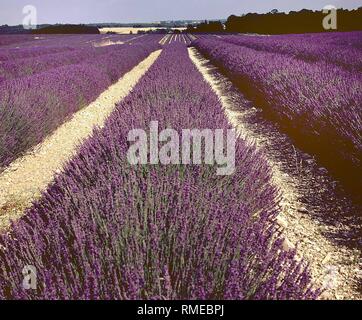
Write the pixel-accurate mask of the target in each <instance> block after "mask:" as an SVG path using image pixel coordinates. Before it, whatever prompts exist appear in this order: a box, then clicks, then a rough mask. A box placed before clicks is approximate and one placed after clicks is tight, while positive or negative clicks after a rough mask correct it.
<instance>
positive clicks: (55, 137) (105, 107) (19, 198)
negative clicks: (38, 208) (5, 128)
mask: <svg viewBox="0 0 362 320" xmlns="http://www.w3.org/2000/svg"><path fill="white" fill-rule="evenodd" d="M160 53H161V50H158V51H155V52H153V53H151V54H150V55H149V56H148V57H147V58H146V59H145V60H143V61H142V62H141V63H140V64H138V65H137V66H136V67H134V68H133V69H132V70H131V71H129V72H128V73H126V74H125V75H124V76H123V77H122V78H120V79H119V80H118V82H116V83H115V84H113V85H111V86H110V87H109V88H108V89H107V90H105V91H104V92H103V93H102V94H101V95H100V96H99V97H98V98H97V99H96V100H95V101H94V102H92V103H91V104H89V105H88V106H87V107H85V108H83V109H82V110H80V111H79V112H77V113H76V114H74V115H73V117H72V118H71V119H70V120H69V121H68V122H66V123H64V124H63V125H61V126H60V127H59V128H58V129H57V130H56V131H55V132H54V133H53V134H51V135H50V136H49V137H47V138H46V139H45V140H44V141H43V142H42V143H41V144H39V145H37V146H36V147H35V148H33V149H32V150H31V151H30V152H29V153H27V154H26V155H25V156H23V157H21V158H19V159H17V160H15V161H14V162H13V163H11V164H10V166H9V167H7V168H6V169H5V171H3V172H2V173H1V174H0V231H1V230H2V231H4V230H6V229H7V228H8V227H9V225H10V220H16V219H18V218H20V217H21V216H22V215H23V213H24V210H25V209H26V208H28V207H30V206H31V204H32V202H33V201H34V200H36V199H38V198H39V197H40V196H41V192H42V191H44V190H45V189H46V187H47V186H48V184H49V183H50V182H51V181H52V180H53V178H54V175H55V174H56V173H59V172H61V171H62V168H63V166H64V164H65V163H66V162H67V161H68V160H69V159H71V158H72V156H73V155H74V154H75V153H76V152H77V150H78V147H79V145H81V143H82V141H84V140H85V139H87V138H88V137H90V136H91V134H92V132H93V129H94V128H95V127H102V126H103V125H104V123H105V121H106V119H107V118H108V116H109V115H110V114H111V112H112V111H113V110H114V109H115V107H116V104H117V103H118V102H120V101H121V100H122V99H123V98H125V97H126V96H127V95H128V94H129V93H130V91H131V90H132V88H133V87H134V86H135V85H136V83H137V82H138V81H139V80H140V79H141V77H142V76H143V75H144V74H145V73H146V72H147V70H148V69H149V68H150V67H151V65H152V64H153V63H154V62H155V60H156V59H157V57H158V56H159V55H160Z"/></svg>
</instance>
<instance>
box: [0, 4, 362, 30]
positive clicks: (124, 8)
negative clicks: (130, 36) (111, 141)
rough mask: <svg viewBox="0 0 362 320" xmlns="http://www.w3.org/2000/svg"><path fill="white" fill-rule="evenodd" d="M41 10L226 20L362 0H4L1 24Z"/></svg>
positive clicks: (56, 17)
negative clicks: (28, 11) (27, 10)
mask: <svg viewBox="0 0 362 320" xmlns="http://www.w3.org/2000/svg"><path fill="white" fill-rule="evenodd" d="M26 5H33V6H34V7H35V8H36V9H37V22H38V24H43V23H101V22H118V23H129V22H157V21H163V20H200V19H208V20H211V19H223V18H227V17H228V16H229V15H231V14H235V15H241V14H244V13H248V12H258V13H263V12H269V11H270V10H272V9H278V10H279V11H284V12H289V11H291V10H295V11H298V10H301V9H303V8H306V9H312V10H317V9H318V10H320V9H321V8H323V7H324V6H325V5H334V6H336V7H338V8H340V7H343V8H346V9H355V8H358V7H362V0H248V1H245V0H179V1H175V0H0V25H3V24H8V25H18V24H22V21H23V19H24V16H25V14H23V8H24V6H26Z"/></svg>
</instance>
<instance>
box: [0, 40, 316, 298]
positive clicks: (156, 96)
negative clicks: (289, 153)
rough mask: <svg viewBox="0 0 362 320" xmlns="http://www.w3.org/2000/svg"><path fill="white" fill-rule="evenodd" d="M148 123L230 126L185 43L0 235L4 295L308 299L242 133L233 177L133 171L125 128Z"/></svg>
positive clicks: (261, 168) (264, 176) (190, 169)
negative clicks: (27, 268)
mask: <svg viewBox="0 0 362 320" xmlns="http://www.w3.org/2000/svg"><path fill="white" fill-rule="evenodd" d="M175 57H176V58H175ZM152 120H157V121H159V126H160V130H162V129H163V128H173V129H175V130H177V131H178V132H180V131H181V129H184V128H198V129H202V128H209V129H216V128H222V129H226V128H229V125H228V123H227V121H226V119H225V117H224V114H223V111H222V107H221V105H220V102H219V100H218V97H217V96H216V95H215V94H214V93H213V91H212V90H211V88H210V87H209V86H208V84H207V83H206V82H205V81H204V80H203V77H202V75H201V74H200V73H199V72H198V70H197V69H196V67H195V66H194V65H193V63H192V62H191V60H190V59H189V57H188V54H187V50H186V46H185V45H181V44H173V45H169V46H165V47H164V51H163V52H162V54H161V56H160V58H159V59H158V60H157V61H156V62H155V64H154V65H153V66H152V67H151V69H150V70H149V71H148V72H147V74H146V75H145V76H144V77H143V78H142V79H141V81H140V82H139V83H138V85H137V86H136V87H135V89H134V91H133V92H132V93H131V94H130V95H129V96H128V97H127V98H126V99H125V100H124V101H123V102H122V103H121V104H119V105H118V107H117V109H116V110H115V112H114V113H113V114H112V115H111V117H110V118H109V119H108V121H107V123H106V126H105V127H104V128H103V129H102V130H100V129H97V130H95V132H94V135H93V137H92V138H91V139H89V140H88V141H87V142H86V143H85V144H83V146H82V147H81V148H80V150H79V153H78V155H77V156H76V157H75V158H74V159H73V160H72V161H70V162H69V164H68V165H67V166H66V168H65V171H64V173H62V174H61V175H59V176H57V177H56V179H55V182H54V183H53V184H52V185H50V186H49V188H48V190H47V191H46V192H45V193H44V195H43V197H42V199H41V200H40V201H38V202H37V203H35V204H34V206H33V207H32V208H31V209H30V210H28V211H27V212H26V215H25V216H24V217H23V218H22V219H21V220H19V221H18V222H16V223H14V224H13V226H12V230H11V232H10V233H9V234H7V235H3V236H0V248H1V249H0V261H1V264H0V298H3V299H10V298H12V299H44V298H45V299H313V298H316V297H317V296H318V291H314V290H313V289H312V288H311V284H310V276H309V272H308V270H307V269H306V268H305V265H304V262H303V261H301V262H297V261H296V260H295V258H294V254H295V253H294V252H285V251H283V249H282V241H283V240H282V238H281V236H280V234H279V233H278V231H277V228H276V225H275V222H274V219H275V216H276V214H277V212H278V209H279V208H278V201H277V198H278V192H277V190H276V189H275V188H274V187H272V186H271V184H270V175H271V173H270V169H269V167H268V165H267V163H266V161H265V160H264V158H263V156H262V154H260V153H259V152H257V151H256V149H255V148H254V147H253V146H250V145H247V144H246V143H245V142H243V141H242V140H239V141H238V142H237V145H236V163H237V168H236V171H235V173H234V175H232V176H217V175H216V174H215V168H214V167H213V166H209V165H188V166H184V165H175V166H160V165H153V166H151V165H150V166H147V165H143V166H141V165H140V166H130V165H129V164H128V163H127V159H126V152H127V150H128V146H129V143H128V141H127V134H128V131H129V130H130V129H133V128H144V129H146V130H147V129H148V126H149V123H150V121H152ZM24 265H33V266H35V267H36V269H37V283H38V288H37V290H27V291H26V290H24V289H23V288H22V275H21V270H22V268H23V267H24Z"/></svg>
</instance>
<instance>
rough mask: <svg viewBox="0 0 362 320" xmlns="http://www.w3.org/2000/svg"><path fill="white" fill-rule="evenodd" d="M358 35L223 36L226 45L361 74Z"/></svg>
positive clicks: (354, 33)
mask: <svg viewBox="0 0 362 320" xmlns="http://www.w3.org/2000/svg"><path fill="white" fill-rule="evenodd" d="M361 38H362V32H346V33H338V34H333V33H332V34H329V33H327V34H312V35H310V34H305V35H282V36H271V37H268V36H244V35H231V36H223V37H222V40H223V41H225V42H228V43H232V44H236V45H241V46H245V47H248V48H251V49H254V50H259V51H267V52H274V53H279V54H286V55H288V56H293V57H295V58H299V59H303V60H306V61H324V62H326V63H332V64H335V65H338V66H341V67H343V68H345V69H347V70H351V71H356V72H361V71H362V40H361Z"/></svg>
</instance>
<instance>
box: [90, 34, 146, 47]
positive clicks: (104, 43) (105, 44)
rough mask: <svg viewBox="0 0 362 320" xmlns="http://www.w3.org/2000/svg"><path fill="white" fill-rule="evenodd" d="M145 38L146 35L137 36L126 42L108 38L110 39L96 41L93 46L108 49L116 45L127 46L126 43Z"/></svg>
mask: <svg viewBox="0 0 362 320" xmlns="http://www.w3.org/2000/svg"><path fill="white" fill-rule="evenodd" d="M144 36H145V35H144V34H143V35H140V36H136V37H133V38H131V39H128V40H125V41H113V40H111V39H109V38H111V37H108V38H105V39H103V40H102V41H94V43H93V46H94V47H108V46H114V45H116V44H125V43H130V42H131V41H133V40H136V39H139V38H142V37H144ZM130 44H131V43H130Z"/></svg>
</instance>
